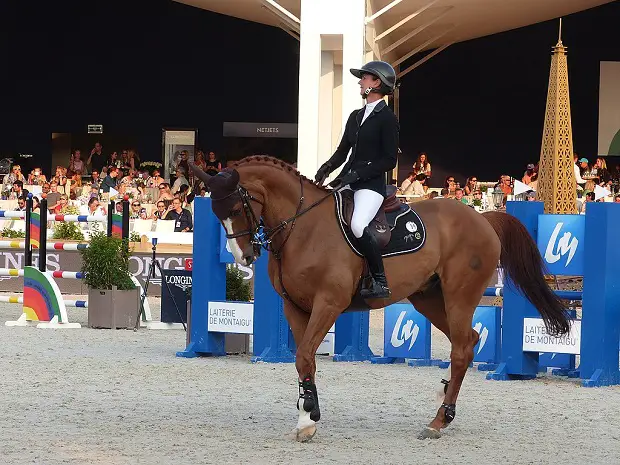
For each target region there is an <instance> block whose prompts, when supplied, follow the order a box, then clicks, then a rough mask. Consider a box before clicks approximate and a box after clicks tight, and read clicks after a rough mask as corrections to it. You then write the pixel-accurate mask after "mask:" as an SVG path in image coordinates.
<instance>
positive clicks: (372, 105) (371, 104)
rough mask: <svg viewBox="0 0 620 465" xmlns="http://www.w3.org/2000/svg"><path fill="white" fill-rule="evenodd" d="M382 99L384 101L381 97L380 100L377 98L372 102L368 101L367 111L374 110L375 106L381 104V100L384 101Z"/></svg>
mask: <svg viewBox="0 0 620 465" xmlns="http://www.w3.org/2000/svg"><path fill="white" fill-rule="evenodd" d="M382 101H383V99H379V100H375V101H374V102H372V103H367V104H366V111H367V112H371V111H373V110H374V109H375V107H376V106H377V105H378V104H379V102H382Z"/></svg>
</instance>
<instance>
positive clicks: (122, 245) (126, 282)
mask: <svg viewBox="0 0 620 465" xmlns="http://www.w3.org/2000/svg"><path fill="white" fill-rule="evenodd" d="M80 253H81V254H82V270H81V271H82V273H84V274H85V276H84V282H85V283H86V285H87V286H88V287H90V288H93V289H112V286H116V287H117V288H118V290H121V291H127V290H131V289H134V288H135V285H134V283H133V281H132V280H131V273H130V272H129V256H130V251H129V244H128V241H127V240H122V239H121V238H119V237H117V236H111V237H109V236H108V235H107V234H106V233H104V232H95V233H94V234H91V236H90V245H89V246H88V248H86V249H84V250H80Z"/></svg>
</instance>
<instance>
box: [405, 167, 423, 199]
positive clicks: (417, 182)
mask: <svg viewBox="0 0 620 465" xmlns="http://www.w3.org/2000/svg"><path fill="white" fill-rule="evenodd" d="M426 179H427V178H426V175H425V174H424V173H420V174H416V176H415V179H414V180H413V182H412V183H411V184H409V187H407V189H405V190H404V191H403V194H405V195H419V196H422V197H424V196H425V195H426V192H425V191H424V183H425V182H426Z"/></svg>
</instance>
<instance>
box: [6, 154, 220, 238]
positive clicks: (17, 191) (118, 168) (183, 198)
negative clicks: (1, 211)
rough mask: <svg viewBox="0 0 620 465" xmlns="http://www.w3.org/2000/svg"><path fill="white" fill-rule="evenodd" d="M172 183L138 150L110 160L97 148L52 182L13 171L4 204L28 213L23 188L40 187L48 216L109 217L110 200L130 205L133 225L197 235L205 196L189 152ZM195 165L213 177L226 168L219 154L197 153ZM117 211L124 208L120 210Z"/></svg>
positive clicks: (60, 169)
mask: <svg viewBox="0 0 620 465" xmlns="http://www.w3.org/2000/svg"><path fill="white" fill-rule="evenodd" d="M180 155H181V156H180V157H179V160H178V163H177V164H176V168H175V171H174V173H172V174H173V178H172V179H171V181H172V183H170V182H167V181H166V180H165V179H164V178H163V177H162V176H161V172H160V170H159V168H158V165H159V166H161V164H159V163H155V162H147V163H144V164H142V165H141V163H140V157H139V155H138V153H137V151H136V150H133V149H127V150H122V151H120V152H118V151H115V152H111V153H109V154H106V153H105V152H104V150H103V147H102V145H101V144H100V143H99V142H97V143H96V144H95V145H94V147H93V148H92V150H91V151H90V153H89V155H88V157H83V156H82V152H81V150H79V149H76V150H74V151H73V152H72V153H71V155H70V157H69V161H68V163H67V166H57V167H56V169H55V171H54V173H53V175H51V176H49V177H47V176H46V175H45V174H44V173H43V170H42V169H41V168H39V167H36V168H34V169H33V170H31V172H30V173H28V174H27V175H25V174H24V173H22V171H21V166H20V165H17V164H15V165H13V166H12V167H11V172H10V173H8V174H6V175H5V176H4V178H3V179H2V198H3V199H5V200H6V199H9V200H11V199H12V200H15V199H16V200H17V208H16V209H17V210H24V209H25V200H26V198H27V196H28V194H29V192H28V190H27V189H25V188H24V186H37V187H33V188H31V189H32V190H33V191H34V190H36V191H37V192H33V202H34V208H35V211H36V210H37V209H39V208H40V206H39V204H40V200H41V198H42V195H41V194H45V198H46V199H47V208H48V210H49V213H52V214H61V213H73V214H75V213H79V214H82V215H106V214H107V202H105V201H104V198H105V199H108V198H111V197H114V196H115V197H116V198H117V199H121V198H124V197H125V195H127V196H128V197H129V199H130V218H131V219H152V220H154V221H157V220H160V219H163V220H174V221H175V228H174V230H175V231H176V232H190V231H192V230H193V219H192V217H193V213H192V211H193V208H192V202H193V200H194V198H195V197H196V196H205V195H206V188H205V186H204V184H203V183H202V181H201V180H200V179H198V178H196V177H194V176H193V175H192V172H191V171H190V170H189V164H188V155H189V154H188V152H187V151H182V152H181V154H180ZM194 163H195V164H196V165H198V166H199V167H201V168H202V169H203V170H205V171H207V172H209V173H210V174H217V173H218V172H219V171H220V170H221V169H222V164H221V162H220V161H219V160H217V158H216V156H215V153H213V152H210V153H209V155H208V156H207V157H205V156H204V153H203V152H202V150H198V151H197V152H196V155H195V157H194ZM117 208H122V206H121V205H120V204H119V205H118V206H117Z"/></svg>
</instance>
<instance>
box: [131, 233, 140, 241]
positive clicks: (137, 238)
mask: <svg viewBox="0 0 620 465" xmlns="http://www.w3.org/2000/svg"><path fill="white" fill-rule="evenodd" d="M141 241H142V238H141V237H140V233H137V232H132V233H131V234H130V235H129V242H141Z"/></svg>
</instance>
